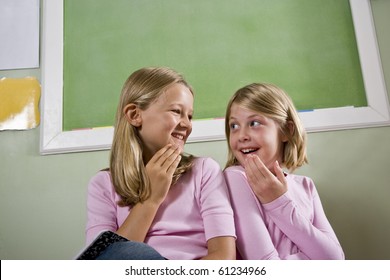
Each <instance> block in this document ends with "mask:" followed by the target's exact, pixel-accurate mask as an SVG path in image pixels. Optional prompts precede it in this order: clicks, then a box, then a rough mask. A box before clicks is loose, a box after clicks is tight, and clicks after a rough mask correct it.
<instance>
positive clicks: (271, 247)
mask: <svg viewBox="0 0 390 280" xmlns="http://www.w3.org/2000/svg"><path fill="white" fill-rule="evenodd" d="M224 175H225V178H226V181H227V184H228V189H229V192H230V198H231V201H232V206H233V211H234V215H235V224H236V234H237V249H238V254H239V255H240V256H241V257H242V258H243V259H250V260H253V259H265V260H267V259H344V253H343V250H342V248H341V246H340V244H339V242H338V240H337V237H336V235H335V233H334V231H333V229H332V227H331V225H330V223H329V221H328V219H327V218H326V216H325V213H324V210H323V208H322V205H321V201H320V198H319V196H318V193H317V190H316V188H315V186H314V183H313V181H312V180H311V179H310V178H308V177H305V176H298V175H293V174H288V175H287V177H286V179H287V182H288V191H287V192H286V193H285V194H284V195H282V196H280V197H279V198H277V199H276V200H274V201H272V202H270V203H266V204H263V205H262V204H261V203H260V202H259V201H258V199H257V198H256V196H255V194H254V193H253V191H252V189H251V187H250V186H249V184H248V182H247V178H246V175H245V170H244V168H243V167H241V166H232V167H229V168H227V169H226V170H225V171H224Z"/></svg>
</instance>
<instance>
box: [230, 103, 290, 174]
mask: <svg viewBox="0 0 390 280" xmlns="http://www.w3.org/2000/svg"><path fill="white" fill-rule="evenodd" d="M228 121H229V127H230V135H229V140H230V149H231V150H232V152H233V155H234V156H235V157H236V159H237V160H238V162H239V163H240V164H241V165H242V166H243V167H245V163H246V160H245V159H246V157H248V155H250V154H256V155H257V156H258V157H259V158H260V159H261V160H262V161H263V163H264V164H265V165H266V166H267V167H268V169H270V170H271V171H272V172H273V164H274V162H275V161H276V160H278V161H279V163H281V162H282V160H283V146H284V143H283V142H285V141H287V139H286V137H284V136H283V135H282V133H281V132H280V129H279V125H278V124H277V123H276V122H275V121H274V120H272V119H270V118H267V117H265V116H264V115H262V114H260V113H258V112H255V111H251V110H248V109H246V108H244V107H242V106H240V105H237V104H235V103H233V105H232V107H231V108H230V119H229V120H228Z"/></svg>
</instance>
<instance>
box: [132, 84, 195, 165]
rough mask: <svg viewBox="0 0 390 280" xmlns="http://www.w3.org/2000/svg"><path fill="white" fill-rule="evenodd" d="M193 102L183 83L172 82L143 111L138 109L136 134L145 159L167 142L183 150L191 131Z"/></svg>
mask: <svg viewBox="0 0 390 280" xmlns="http://www.w3.org/2000/svg"><path fill="white" fill-rule="evenodd" d="M193 103H194V98H193V95H192V93H191V91H190V90H189V89H188V88H187V87H186V86H184V85H182V84H174V85H172V86H171V87H169V88H168V89H167V90H166V91H165V92H164V93H162V94H161V95H160V96H159V97H158V98H157V99H156V100H155V101H154V102H153V103H152V104H151V105H150V106H149V107H148V108H147V109H146V110H141V112H140V114H141V126H140V129H139V133H140V136H141V139H142V140H143V143H144V156H145V159H146V160H149V159H150V158H151V157H152V156H153V155H154V154H155V153H156V152H157V151H158V150H160V149H161V148H163V147H164V146H166V145H167V144H168V143H172V144H174V145H177V146H179V149H180V152H183V150H184V144H185V143H186V141H187V138H188V136H189V135H190V133H191V131H192V122H191V120H192V114H193Z"/></svg>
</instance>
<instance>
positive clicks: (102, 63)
mask: <svg viewBox="0 0 390 280" xmlns="http://www.w3.org/2000/svg"><path fill="white" fill-rule="evenodd" d="M145 66H169V67H172V68H174V69H176V70H177V71H179V72H181V73H183V74H184V76H185V77H186V79H187V80H188V81H189V82H190V83H191V84H192V86H193V87H194V89H195V94H196V97H195V104H194V109H195V115H194V117H195V119H205V118H218V117H223V116H224V114H225V106H226V104H227V101H228V99H229V98H230V96H231V95H232V94H233V93H234V91H235V90H236V89H238V88H239V87H241V86H243V85H245V84H248V83H251V82H270V83H275V84H277V85H279V86H281V87H282V88H284V89H285V90H286V91H287V92H288V93H289V94H290V95H291V96H292V98H293V100H294V102H295V104H296V106H297V108H298V109H299V110H310V109H319V108H335V107H344V106H355V107H362V106H367V101H366V95H365V89H364V84H363V78H362V73H361V67H360V62H359V55H358V50H357V44H356V40H355V34H354V28H353V22H352V16H351V10H350V5H349V1H348V0H326V1H324V0H277V1H275V0H245V1H242V0H228V1H227V0H197V1H193V0H180V1H179V0H164V1H161V0H114V1H107V0H77V1H76V0H65V1H64V65H63V81H64V85H63V92H64V93H63V98H64V103H63V106H64V108H63V112H64V113H63V127H64V130H73V129H80V128H88V127H101V126H112V125H113V123H114V116H115V110H116V106H117V103H118V98H119V95H120V90H121V88H122V85H123V83H124V81H125V80H126V78H127V77H128V76H129V75H130V74H131V73H132V72H133V71H135V70H136V69H139V68H141V67H145Z"/></svg>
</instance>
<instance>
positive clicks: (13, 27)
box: [0, 0, 39, 70]
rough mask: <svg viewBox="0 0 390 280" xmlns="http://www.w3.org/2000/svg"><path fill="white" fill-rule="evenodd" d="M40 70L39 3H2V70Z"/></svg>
mask: <svg viewBox="0 0 390 280" xmlns="http://www.w3.org/2000/svg"><path fill="white" fill-rule="evenodd" d="M37 67H39V0H0V70H10V69H22V68H37Z"/></svg>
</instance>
